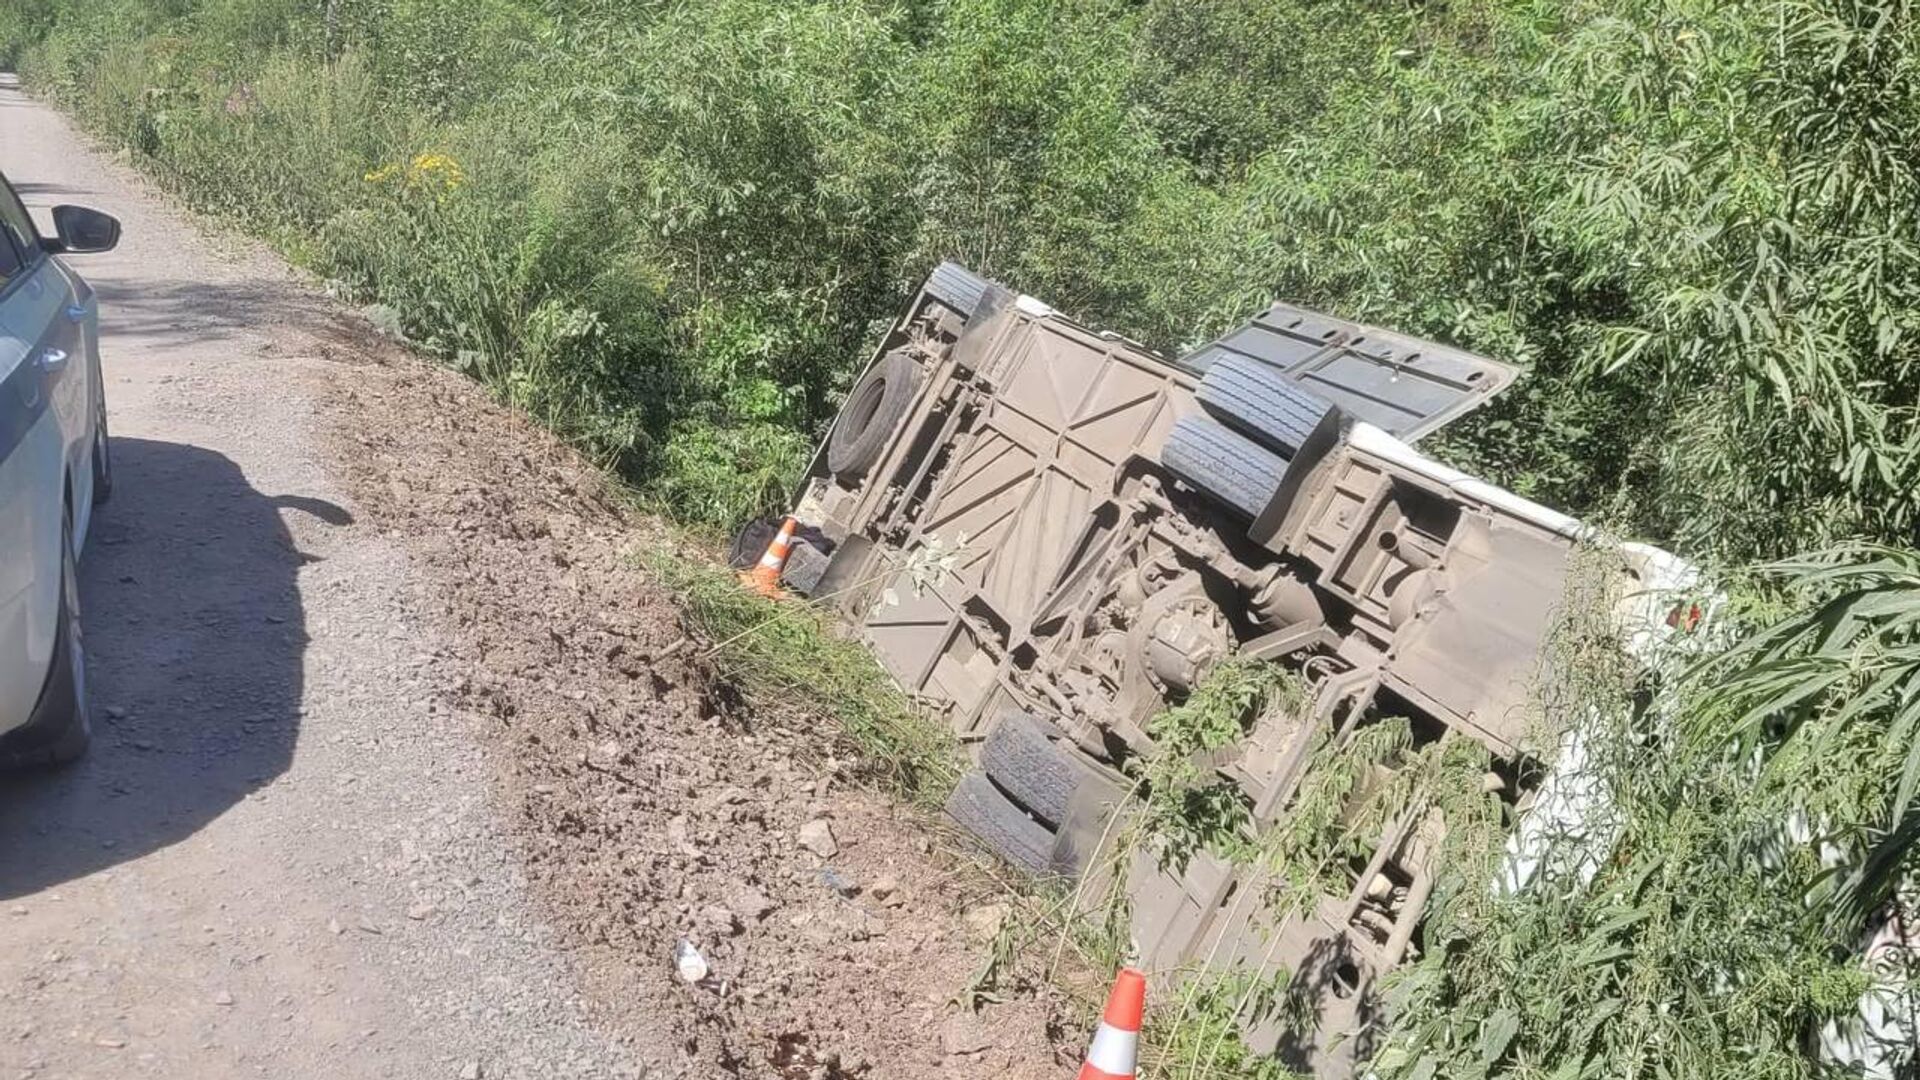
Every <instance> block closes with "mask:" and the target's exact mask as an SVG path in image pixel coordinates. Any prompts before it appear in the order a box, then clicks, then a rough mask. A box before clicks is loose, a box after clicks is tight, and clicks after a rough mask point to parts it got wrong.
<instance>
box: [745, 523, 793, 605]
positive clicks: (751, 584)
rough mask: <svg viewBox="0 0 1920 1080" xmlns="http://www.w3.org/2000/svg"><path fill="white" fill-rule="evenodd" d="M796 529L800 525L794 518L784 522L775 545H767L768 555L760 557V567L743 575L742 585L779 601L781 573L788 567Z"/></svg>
mask: <svg viewBox="0 0 1920 1080" xmlns="http://www.w3.org/2000/svg"><path fill="white" fill-rule="evenodd" d="M796 528H798V523H797V522H795V521H794V520H793V519H792V518H788V519H787V520H786V521H785V522H783V523H782V524H781V526H780V532H779V533H778V534H777V535H775V536H774V538H773V543H771V544H768V545H767V551H766V554H764V555H762V556H760V565H758V566H756V567H754V568H753V569H751V570H748V571H745V572H744V573H742V574H741V575H740V584H742V585H745V586H746V587H748V588H750V589H752V590H753V591H754V592H757V593H759V594H760V595H761V596H764V597H766V598H767V599H769V600H777V599H779V598H780V571H781V569H782V568H783V567H785V566H786V565H787V553H788V552H790V551H792V550H793V531H794V529H796Z"/></svg>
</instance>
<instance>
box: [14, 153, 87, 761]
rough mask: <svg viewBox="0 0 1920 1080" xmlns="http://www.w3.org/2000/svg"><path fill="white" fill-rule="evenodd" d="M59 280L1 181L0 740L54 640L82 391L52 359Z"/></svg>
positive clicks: (28, 696) (21, 715)
mask: <svg viewBox="0 0 1920 1080" xmlns="http://www.w3.org/2000/svg"><path fill="white" fill-rule="evenodd" d="M64 280H65V279H64V278H63V277H62V276H61V275H60V274H59V273H58V272H57V270H55V269H54V268H53V262H52V260H51V259H50V258H48V257H47V255H46V254H45V253H44V252H43V251H42V250H41V249H40V244H39V238H38V237H37V236H36V235H35V234H34V232H33V226H32V222H31V220H30V219H28V218H27V217H26V211H25V209H24V208H23V207H21V205H20V202H19V200H18V199H17V198H15V197H14V195H13V192H12V189H11V188H9V187H8V186H7V184H6V181H5V179H4V178H0V733H3V732H6V731H8V730H11V729H12V728H14V727H17V726H19V725H20V724H22V723H24V722H25V721H26V719H27V716H28V714H29V713H30V712H31V710H32V708H33V706H34V702H35V701H36V700H37V698H38V696H39V690H40V686H41V684H42V683H43V682H44V681H45V679H46V673H47V666H48V664H49V663H50V662H51V661H52V658H53V645H54V639H55V636H56V635H57V633H58V632H59V627H58V613H59V597H60V574H61V555H60V538H61V532H62V530H61V522H62V515H63V512H64V505H65V490H66V480H67V462H68V461H70V460H72V455H71V453H70V448H71V445H72V440H73V439H74V438H75V437H76V436H77V435H80V434H83V433H84V432H85V431H86V422H87V421H86V412H85V409H86V404H85V397H86V393H87V389H88V387H87V385H86V384H87V380H86V378H85V377H84V375H83V374H80V373H77V372H76V370H75V368H76V367H77V365H75V364H73V363H70V362H68V360H67V358H66V357H65V356H63V355H56V354H57V353H59V352H60V338H61V335H62V333H63V330H62V328H61V327H60V326H59V325H58V323H59V322H60V321H61V320H62V319H63V314H62V311H63V307H64V305H63V303H62V297H63V295H65V289H64V288H63V284H64ZM49 350H52V352H50V351H49ZM76 387H77V388H78V396H79V398H80V402H79V405H78V411H77V413H76V406H75V401H74V397H75V390H76ZM75 494H76V495H79V494H81V493H78V492H76V493H75Z"/></svg>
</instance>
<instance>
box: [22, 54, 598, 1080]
mask: <svg viewBox="0 0 1920 1080" xmlns="http://www.w3.org/2000/svg"><path fill="white" fill-rule="evenodd" d="M0 168H3V169H4V170H5V171H6V173H7V174H8V176H9V177H11V178H13V179H14V180H15V182H16V184H17V185H18V186H19V188H20V189H21V194H22V197H23V198H24V199H25V200H26V201H27V202H28V203H30V204H31V205H32V207H33V208H34V210H35V212H36V214H43V213H44V211H45V208H47V207H49V206H52V205H53V204H55V203H59V202H77V203H84V204H87V205H91V206H95V207H98V208H99V209H102V210H105V211H107V212H109V213H112V214H114V215H116V216H118V217H119V218H120V219H121V221H122V222H123V223H124V224H125V240H124V241H123V242H122V244H121V246H120V248H119V249H118V250H117V251H114V252H112V253H110V254H107V255H102V256H92V257H87V258H86V259H85V260H84V262H82V263H81V264H80V266H81V269H82V272H83V273H84V274H86V275H87V277H88V278H89V280H91V281H92V282H93V284H94V285H95V287H96V288H97V289H98V290H99V293H100V299H101V304H100V306H101V310H102V317H101V327H102V336H103V342H102V351H103V356H104V362H105V370H106V380H107V388H108V389H107V392H108V395H109V401H110V403H111V408H112V424H113V430H114V449H113V452H114V461H115V465H116V469H117V475H116V479H117V484H116V494H115V498H114V501H113V502H112V503H111V504H109V505H108V506H107V507H106V508H105V509H104V510H103V512H102V514H101V515H100V516H99V517H98V518H96V521H97V524H96V525H95V526H94V534H93V536H92V538H91V542H90V546H89V550H88V552H87V554H86V558H85V561H84V566H83V581H82V595H83V601H82V603H83V610H84V611H85V619H86V626H87V641H88V644H89V647H90V650H89V651H90V652H91V654H92V661H93V667H92V675H93V680H94V682H93V686H94V691H93V693H94V702H95V709H96V711H97V713H98V715H99V717H100V720H101V723H100V725H99V727H100V730H99V734H98V741H97V742H96V745H95V747H94V751H93V753H92V754H91V755H90V756H89V757H88V758H87V759H86V760H85V761H84V762H83V763H82V764H80V765H79V766H78V767H76V768H73V769H70V770H67V771H64V772H61V773H58V774H56V775H53V776H48V777H44V778H35V779H28V780H8V781H6V782H5V783H4V785H3V786H0V1066H6V1067H8V1068H9V1069H10V1070H11V1071H7V1072H5V1073H3V1074H0V1075H6V1076H13V1075H21V1076H34V1077H69V1076H71V1077H81V1076H87V1077H108V1076H113V1077H121V1076H147V1075H152V1076H183V1077H184V1076H196V1077H224V1076H272V1077H304V1076H322V1075H327V1076H393V1077H435V1076H444V1077H459V1076H463V1075H467V1076H471V1075H475V1074H476V1073H478V1074H480V1075H485V1076H514V1075H542V1076H560V1075H567V1076H623V1075H630V1074H632V1073H633V1072H635V1071H636V1070H635V1069H634V1068H631V1067H629V1065H628V1062H627V1054H626V1053H625V1052H624V1051H623V1050H622V1048H621V1047H619V1046H618V1045H615V1044H613V1043H612V1042H610V1041H609V1040H607V1039H606V1038H603V1037H602V1036H601V1035H599V1034H597V1033H596V1032H595V1031H594V1030H593V1028H592V1027H591V1026H590V1025H589V1023H588V1022H587V1020H586V1018H585V1016H584V1013H583V1009H582V1007H581V1003H580V1002H579V1000H578V999H577V998H576V996H575V994H574V993H573V991H571V990H570V989H569V987H570V986H571V980H570V977H569V973H568V971H567V966H566V964H565V962H564V959H563V957H562V956H561V955H560V954H559V953H558V951H557V950H556V947H555V946H554V945H553V944H552V943H551V941H550V934H549V933H548V931H547V929H546V928H545V927H544V926H543V925H542V923H541V921H540V919H539V918H538V917H537V916H536V915H535V914H534V912H533V908H532V907H531V906H530V904H529V903H528V900H527V898H526V896H525V889H524V884H523V881H522V875H521V872H520V869H519V865H518V862H517V860H516V859H515V858H514V857H513V853H512V850H511V848H510V847H509V846H508V845H506V844H503V843H502V842H501V838H500V837H499V836H498V835H497V834H496V829H495V827H494V824H493V822H492V818H491V815H490V813H489V811H488V808H487V805H486V802H487V800H486V796H485V792H486V785H485V783H484V782H483V781H484V777H485V776H486V768H485V765H484V763H483V760H482V754H481V750H480V749H479V748H478V747H477V746H476V745H475V744H474V742H473V741H472V740H471V739H470V738H468V737H467V735H466V733H465V732H464V731H463V730H462V729H461V727H460V725H458V724H455V723H449V722H447V721H446V718H445V717H444V716H442V715H438V714H436V712H435V711H434V708H435V707H434V704H433V699H432V696H431V695H430V694H429V693H428V691H427V689H426V687H425V686H424V685H423V678H424V676H423V675H422V672H421V665H420V664H418V663H409V662H408V659H409V657H412V656H414V655H415V654H416V653H418V652H420V651H421V650H422V648H423V644H422V642H423V641H424V640H425V639H424V637H423V635H422V632H421V630H420V628H419V627H417V626H416V625H414V623H413V622H412V621H411V620H410V619H409V617H408V615H407V614H406V613H405V612H404V611H402V610H400V609H399V603H398V602H399V600H400V599H401V598H402V597H404V596H406V595H407V593H408V588H409V581H408V576H409V568H408V562H407V560H406V558H405V557H404V554H403V553H402V552H401V551H399V550H398V549H397V548H396V547H395V545H394V544H393V543H392V542H390V541H389V540H387V539H385V538H383V537H382V536H381V535H379V534H378V533H376V532H375V531H373V530H370V529H365V528H359V527H356V526H355V520H354V519H355V514H354V511H353V510H352V509H351V506H352V501H351V499H350V498H349V497H348V495H347V493H345V492H344V491H343V490H342V489H341V487H340V486H339V484H338V482H337V481H336V480H335V478H334V477H333V476H332V475H330V470H329V469H328V467H327V462H328V455H327V454H326V453H325V452H324V447H323V444H322V441H321V439H320V436H319V434H318V432H317V431H316V429H317V428H318V427H319V426H321V425H323V424H324V423H326V422H327V421H328V418H327V417H325V416H322V415H320V414H319V413H318V411H317V404H316V403H317V402H320V401H322V400H323V397H322V393H321V391H322V389H323V384H324V383H325V382H326V381H328V380H330V379H332V378H335V377H337V373H338V369H339V368H340V367H342V366H343V364H346V363H350V362H351V361H350V360H349V359H347V358H345V357H343V355H342V354H341V352H340V350H339V349H338V348H336V347H335V346H334V345H332V344H331V342H333V341H335V340H337V339H339V338H341V337H342V336H343V335H350V334H351V333H354V332H357V331H356V330H354V328H352V327H351V326H349V325H347V324H346V322H345V321H344V318H345V317H344V316H342V315H341V314H339V313H338V312H337V311H336V310H335V309H334V308H333V307H332V305H330V304H328V303H327V302H326V301H325V300H324V299H323V298H321V297H319V296H317V295H316V294H315V293H313V292H312V291H311V290H309V289H306V288H304V287H302V286H301V285H299V284H298V283H296V282H294V281H293V280H291V278H290V276H289V275H288V274H287V273H286V272H285V271H284V269H283V268H281V267H280V266H279V265H277V264H276V263H275V261H274V260H272V259H271V258H268V257H265V256H263V255H261V254H260V253H258V252H257V251H254V250H252V249H251V248H250V247H249V246H247V245H244V244H236V243H228V244H225V245H222V244H219V243H215V242H211V241H209V240H207V239H206V238H204V237H203V236H201V235H200V234H198V233H197V232H196V231H195V230H194V229H193V228H192V227H191V225H190V224H188V223H187V222H185V221H184V220H182V218H181V217H180V216H179V215H178V214H176V213H174V212H172V211H170V210H169V209H167V208H166V206H165V205H164V203H163V202H162V201H161V200H158V199H156V198H154V197H152V196H151V195H150V194H148V193H147V192H146V190H145V188H144V187H143V185H142V184H140V183H139V182H138V180H137V179H136V178H135V177H133V176H132V175H130V174H129V173H128V172H127V171H126V170H125V169H123V168H120V167H117V166H115V165H114V164H112V163H111V162H109V161H107V160H104V159H103V158H102V157H101V156H100V155H98V154H96V153H93V152H91V151H89V150H88V149H87V148H86V144H85V143H84V142H83V141H82V140H81V139H79V138H77V137H76V136H75V134H74V133H73V132H72V131H71V130H70V129H69V127H68V126H67V124H66V123H65V121H64V120H63V119H62V118H61V117H59V116H58V115H56V114H55V113H53V112H50V111H49V110H47V109H45V108H43V107H41V106H40V105H38V104H36V103H33V102H31V101H29V100H27V99H26V98H24V97H22V96H21V94H20V93H19V91H18V90H17V89H15V88H13V87H12V86H4V87H0ZM42 224H43V228H44V227H45V225H46V222H45V219H44V218H43V219H42ZM429 908H431V910H429Z"/></svg>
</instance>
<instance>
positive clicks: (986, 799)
mask: <svg viewBox="0 0 1920 1080" xmlns="http://www.w3.org/2000/svg"><path fill="white" fill-rule="evenodd" d="M947 816H948V817H951V818H952V819H953V820H954V821H955V822H958V823H959V825H960V827H961V828H964V829H966V830H967V831H968V832H970V833H972V834H973V835H974V836H976V837H978V838H979V839H980V841H981V842H982V843H984V844H986V845H987V847H988V848H990V849H992V851H993V852H994V853H995V854H996V855H999V856H1000V857H1001V858H1003V859H1005V860H1007V861H1008V862H1010V863H1012V864H1013V865H1015V866H1017V867H1020V868H1021V869H1022V870H1026V871H1028V872H1030V873H1035V874H1045V873H1047V872H1048V871H1049V870H1050V869H1051V866H1052V860H1053V833H1051V832H1049V831H1048V830H1047V827H1046V826H1044V825H1042V824H1040V823H1039V822H1038V821H1035V820H1034V819H1033V818H1031V817H1029V816H1027V814H1026V812H1024V811H1022V810H1021V809H1020V808H1019V807H1018V806H1015V805H1014V804H1013V802H1012V801H1011V800H1010V799H1008V798H1007V797H1006V796H1005V795H1004V794H1002V793H1001V792H1000V789H998V788H996V787H994V786H993V781H992V780H989V779H988V778H987V774H986V773H984V772H980V771H979V770H975V771H973V772H970V773H968V774H966V775H965V776H963V777H961V778H960V782H959V783H958V784H955V785H954V788H953V794H951V795H949V796H947Z"/></svg>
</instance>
